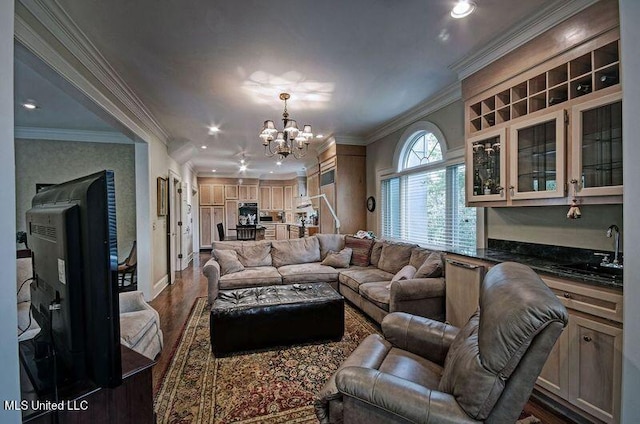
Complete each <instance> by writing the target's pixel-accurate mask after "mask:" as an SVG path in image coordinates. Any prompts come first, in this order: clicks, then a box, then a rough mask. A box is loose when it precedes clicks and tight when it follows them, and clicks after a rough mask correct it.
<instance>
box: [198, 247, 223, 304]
mask: <svg viewBox="0 0 640 424" xmlns="http://www.w3.org/2000/svg"><path fill="white" fill-rule="evenodd" d="M202 273H203V274H204V275H205V277H207V281H208V293H209V306H211V305H213V302H215V300H216V298H217V297H218V292H219V291H220V287H219V286H218V283H219V281H220V264H219V263H218V261H216V260H215V259H214V258H211V259H209V260H208V261H207V263H206V264H204V268H202Z"/></svg>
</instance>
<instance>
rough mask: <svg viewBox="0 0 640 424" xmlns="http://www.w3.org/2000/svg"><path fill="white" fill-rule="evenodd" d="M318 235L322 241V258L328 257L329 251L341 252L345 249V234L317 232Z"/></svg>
mask: <svg viewBox="0 0 640 424" xmlns="http://www.w3.org/2000/svg"><path fill="white" fill-rule="evenodd" d="M316 237H317V238H318V242H319V243H320V258H321V259H322V260H324V258H326V257H327V253H329V251H331V250H333V251H334V252H339V251H341V250H342V249H344V235H343V234H316Z"/></svg>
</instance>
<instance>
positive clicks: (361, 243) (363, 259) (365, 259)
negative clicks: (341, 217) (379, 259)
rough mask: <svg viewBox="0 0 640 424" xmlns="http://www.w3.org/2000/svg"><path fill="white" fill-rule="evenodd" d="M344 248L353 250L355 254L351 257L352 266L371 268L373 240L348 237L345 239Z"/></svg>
mask: <svg viewBox="0 0 640 424" xmlns="http://www.w3.org/2000/svg"><path fill="white" fill-rule="evenodd" d="M344 247H349V248H351V249H352V250H353V254H352V255H351V264H352V265H356V266H369V259H370V257H371V248H372V247H373V240H371V239H360V238H357V237H353V236H346V237H345V238H344Z"/></svg>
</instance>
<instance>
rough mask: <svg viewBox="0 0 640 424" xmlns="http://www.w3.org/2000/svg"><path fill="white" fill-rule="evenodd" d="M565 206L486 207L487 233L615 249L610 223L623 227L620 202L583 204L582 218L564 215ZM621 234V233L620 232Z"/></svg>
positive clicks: (489, 234) (581, 246)
mask: <svg viewBox="0 0 640 424" xmlns="http://www.w3.org/2000/svg"><path fill="white" fill-rule="evenodd" d="M568 210H569V207H568V206H536V207H516V208H487V237H488V238H494V239H500V240H514V241H523V242H528V243H540V244H551V245H557V246H567V247H580V248H584V249H594V250H607V251H612V250H613V249H614V245H613V239H612V238H607V237H606V231H607V228H609V225H611V224H616V225H617V226H618V227H620V230H621V231H622V229H623V228H622V227H623V225H622V205H587V206H582V207H581V208H580V210H581V211H582V218H581V219H567V216H566V215H567V211H568ZM623 235H624V233H623Z"/></svg>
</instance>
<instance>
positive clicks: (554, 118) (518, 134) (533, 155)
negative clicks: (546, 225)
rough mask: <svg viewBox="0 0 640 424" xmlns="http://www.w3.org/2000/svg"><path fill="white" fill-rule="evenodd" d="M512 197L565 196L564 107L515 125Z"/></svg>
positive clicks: (512, 137)
mask: <svg viewBox="0 0 640 424" xmlns="http://www.w3.org/2000/svg"><path fill="white" fill-rule="evenodd" d="M509 140H510V141H509V142H510V146H509V147H510V150H509V151H510V153H509V155H510V161H509V165H510V175H509V177H510V178H509V180H510V181H509V182H510V184H509V195H510V196H511V199H513V200H517V199H545V198H550V197H564V196H565V143H566V141H565V140H566V137H565V119H564V110H559V111H557V112H554V113H551V114H547V115H543V116H540V117H538V118H534V119H529V120H526V121H523V122H520V123H518V124H514V125H512V126H511V131H510V135H509Z"/></svg>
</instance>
